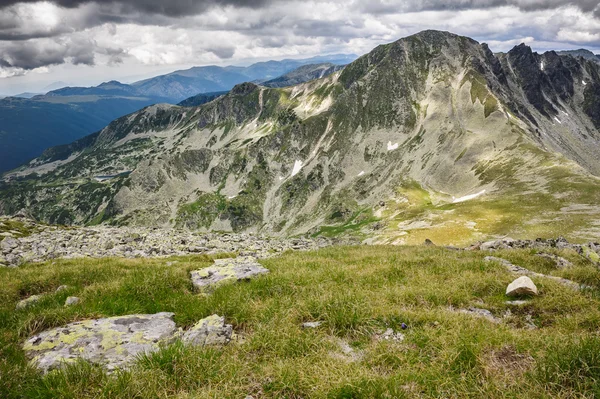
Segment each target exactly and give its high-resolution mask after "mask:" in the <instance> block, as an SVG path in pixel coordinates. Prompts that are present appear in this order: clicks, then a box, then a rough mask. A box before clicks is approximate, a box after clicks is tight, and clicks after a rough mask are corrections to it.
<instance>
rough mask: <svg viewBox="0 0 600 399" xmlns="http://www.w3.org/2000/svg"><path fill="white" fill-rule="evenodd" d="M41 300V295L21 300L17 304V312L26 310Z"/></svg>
mask: <svg viewBox="0 0 600 399" xmlns="http://www.w3.org/2000/svg"><path fill="white" fill-rule="evenodd" d="M40 299H42V296H41V295H32V296H30V297H29V298H26V299H23V300H22V301H19V303H17V310H21V309H26V308H28V307H30V306H32V305H33V304H35V303H36V302H39V301H40Z"/></svg>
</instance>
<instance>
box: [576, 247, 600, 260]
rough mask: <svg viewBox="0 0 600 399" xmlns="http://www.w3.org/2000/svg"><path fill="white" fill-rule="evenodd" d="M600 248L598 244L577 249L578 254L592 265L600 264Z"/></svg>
mask: <svg viewBox="0 0 600 399" xmlns="http://www.w3.org/2000/svg"><path fill="white" fill-rule="evenodd" d="M599 250H600V247H599V246H598V245H596V244H593V243H590V244H588V245H581V246H579V248H578V249H577V252H579V254H580V255H581V256H583V257H584V258H586V259H588V260H589V261H591V262H592V263H595V264H600V255H599V254H598V253H599V252H600V251H599Z"/></svg>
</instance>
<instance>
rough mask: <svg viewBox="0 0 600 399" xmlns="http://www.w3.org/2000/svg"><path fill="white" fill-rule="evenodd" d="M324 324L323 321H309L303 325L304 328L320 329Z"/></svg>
mask: <svg viewBox="0 0 600 399" xmlns="http://www.w3.org/2000/svg"><path fill="white" fill-rule="evenodd" d="M322 324H323V322H322V321H309V322H306V323H302V328H318V327H320V326H321V325H322Z"/></svg>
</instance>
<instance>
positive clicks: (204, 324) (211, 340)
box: [182, 315, 233, 346]
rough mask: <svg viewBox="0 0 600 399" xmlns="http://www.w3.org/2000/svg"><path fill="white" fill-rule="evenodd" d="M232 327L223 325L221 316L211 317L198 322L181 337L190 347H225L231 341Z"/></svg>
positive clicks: (223, 319) (223, 320)
mask: <svg viewBox="0 0 600 399" xmlns="http://www.w3.org/2000/svg"><path fill="white" fill-rule="evenodd" d="M232 334H233V327H232V326H231V324H225V318H224V317H223V316H218V315H212V316H209V317H207V318H204V319H202V320H200V321H199V322H198V323H196V324H195V325H194V326H193V327H192V328H190V329H189V330H188V331H186V332H185V333H184V334H183V336H182V341H183V342H185V343H188V344H191V345H197V346H204V345H225V344H227V343H229V341H231V336H232Z"/></svg>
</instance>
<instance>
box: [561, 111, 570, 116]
mask: <svg viewBox="0 0 600 399" xmlns="http://www.w3.org/2000/svg"><path fill="white" fill-rule="evenodd" d="M561 112H562V113H563V114H565V115H567V116H569V114H567V113H566V112H565V111H561Z"/></svg>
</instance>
